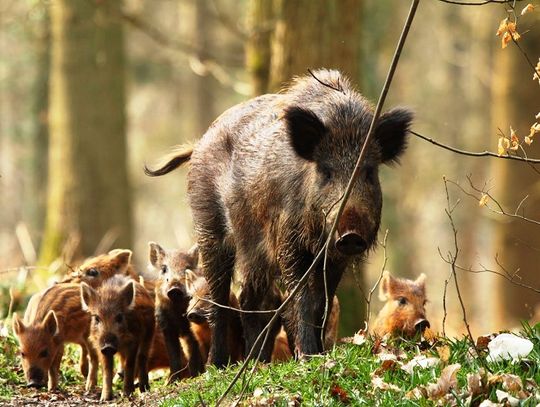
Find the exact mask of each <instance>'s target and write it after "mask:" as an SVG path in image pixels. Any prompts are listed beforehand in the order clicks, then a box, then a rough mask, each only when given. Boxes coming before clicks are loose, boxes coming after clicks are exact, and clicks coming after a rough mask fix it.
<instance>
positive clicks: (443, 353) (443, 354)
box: [437, 345, 450, 363]
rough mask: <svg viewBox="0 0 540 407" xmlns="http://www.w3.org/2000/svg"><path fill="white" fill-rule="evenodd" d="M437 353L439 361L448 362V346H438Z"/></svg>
mask: <svg viewBox="0 0 540 407" xmlns="http://www.w3.org/2000/svg"><path fill="white" fill-rule="evenodd" d="M437 353H438V355H439V358H440V359H441V362H443V363H448V361H449V360H450V346H448V345H444V346H438V347H437Z"/></svg>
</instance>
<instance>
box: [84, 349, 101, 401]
mask: <svg viewBox="0 0 540 407" xmlns="http://www.w3.org/2000/svg"><path fill="white" fill-rule="evenodd" d="M81 346H82V348H83V349H84V350H85V351H86V352H87V354H88V359H89V366H88V374H87V376H86V386H85V390H86V391H87V392H89V391H91V390H92V389H93V388H94V387H95V386H96V384H97V375H98V368H99V356H98V353H97V351H96V350H95V349H94V345H93V344H92V343H91V342H90V341H88V340H87V341H86V342H85V343H83V344H82V345H81Z"/></svg>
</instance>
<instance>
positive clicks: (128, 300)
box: [120, 281, 136, 309]
mask: <svg viewBox="0 0 540 407" xmlns="http://www.w3.org/2000/svg"><path fill="white" fill-rule="evenodd" d="M135 296H136V289H135V282H134V281H130V282H129V283H127V284H126V285H125V286H124V288H122V291H120V298H122V300H123V302H124V304H125V305H126V307H127V308H128V309H131V308H133V307H134V306H135Z"/></svg>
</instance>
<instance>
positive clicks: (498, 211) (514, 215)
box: [446, 175, 540, 225]
mask: <svg viewBox="0 0 540 407" xmlns="http://www.w3.org/2000/svg"><path fill="white" fill-rule="evenodd" d="M467 180H468V181H469V185H470V187H471V189H473V190H474V191H476V192H478V193H480V194H483V195H486V196H487V197H489V199H490V200H491V201H492V202H493V203H494V204H495V205H496V207H497V208H498V209H494V208H492V207H491V206H489V203H485V204H484V206H485V207H486V208H487V209H488V210H489V211H490V212H492V213H495V214H497V215H501V216H507V217H509V218H515V219H519V220H522V221H524V222H528V223H532V224H533V225H540V221H539V220H536V219H531V218H528V217H526V216H524V215H520V214H519V213H518V211H519V210H520V209H522V205H523V202H525V200H526V199H527V198H528V197H529V196H528V195H526V196H525V197H524V198H523V199H522V200H521V201H520V203H519V205H518V206H517V207H516V209H515V211H514V212H513V213H512V212H507V211H506V210H505V209H504V208H503V206H502V205H501V204H500V203H499V201H498V200H497V199H496V198H495V197H494V196H493V195H492V194H491V193H490V192H489V190H487V189H486V187H485V185H484V187H483V188H478V187H476V186H475V185H474V184H473V182H472V179H471V176H470V175H468V176H467ZM446 181H447V182H448V183H450V184H452V185H454V186H456V187H457V188H458V189H459V190H461V192H463V193H464V194H465V195H467V196H469V197H471V198H473V199H475V200H476V201H477V202H480V200H481V199H482V197H478V196H476V195H475V194H473V193H471V192H469V191H467V190H465V188H463V187H462V186H461V185H460V184H459V183H457V182H456V181H452V180H448V179H447V180H446ZM522 213H523V211H522Z"/></svg>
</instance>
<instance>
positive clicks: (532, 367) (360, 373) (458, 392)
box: [0, 324, 540, 407]
mask: <svg viewBox="0 0 540 407" xmlns="http://www.w3.org/2000/svg"><path fill="white" fill-rule="evenodd" d="M522 335H523V336H525V337H527V338H528V339H530V340H531V341H532V342H533V343H534V349H533V351H532V352H531V354H530V355H529V356H528V357H527V359H526V360H522V361H519V362H516V363H512V362H509V361H504V362H497V363H487V362H486V361H485V357H486V355H487V352H486V351H482V352H481V354H480V356H479V357H471V347H470V345H469V343H468V341H467V340H466V339H465V338H462V339H447V338H438V339H436V340H433V341H431V343H429V344H426V343H423V344H421V346H419V344H417V343H411V342H409V343H406V342H395V343H390V344H385V345H386V346H387V348H388V349H387V350H390V351H394V352H396V353H398V352H401V351H404V354H403V357H402V360H401V362H402V363H405V362H407V361H408V360H410V359H412V358H413V357H414V356H416V355H419V354H424V355H425V356H428V357H437V358H438V357H439V351H438V348H440V347H443V348H444V347H448V348H449V349H450V357H449V359H448V361H446V362H443V361H440V362H439V364H438V365H436V366H434V367H432V368H427V369H420V368H415V370H414V372H413V374H412V375H411V374H409V373H407V372H405V371H404V370H402V369H401V368H400V367H399V365H395V366H393V367H392V368H390V369H387V370H383V369H379V368H380V367H381V364H382V362H381V360H380V359H379V357H378V356H377V355H376V354H374V352H373V349H374V348H377V347H378V346H377V345H376V344H374V342H373V341H372V340H370V339H368V340H367V341H366V342H365V343H364V344H362V345H354V344H341V345H339V346H337V347H336V348H335V349H333V350H332V351H331V352H329V353H328V354H325V355H321V356H315V357H312V358H311V359H310V360H308V361H302V362H296V361H289V362H285V363H279V364H278V363H276V364H272V365H258V366H257V369H256V371H255V374H254V375H253V377H251V379H250V380H248V381H247V385H246V387H245V389H244V392H242V380H240V381H239V382H238V383H237V384H236V385H235V386H234V387H233V389H232V391H231V393H230V395H229V396H227V399H226V403H225V404H226V405H230V404H231V403H232V402H234V401H236V400H240V403H239V405H244V406H248V405H249V406H251V405H275V406H295V405H302V406H343V405H358V406H360V405H368V406H375V405H377V406H434V405H437V401H436V400H430V399H428V398H426V397H421V398H419V399H417V398H414V397H413V396H411V395H409V394H408V393H409V392H411V391H412V390H413V389H416V388H418V387H422V386H427V385H428V384H430V383H435V382H436V381H437V380H438V378H439V377H440V376H441V371H442V370H443V369H444V367H445V366H446V365H449V364H454V363H459V364H460V365H461V368H460V369H459V371H458V373H457V381H458V384H457V386H456V388H455V389H452V390H451V391H450V392H451V393H452V394H453V395H451V396H449V397H450V399H449V400H446V401H440V400H439V403H440V404H439V405H447V404H448V403H452V404H454V405H457V406H461V405H463V406H466V405H471V404H470V400H468V397H469V394H468V391H467V375H468V374H470V373H475V372H478V371H479V370H480V369H481V368H485V369H487V371H489V372H490V373H491V374H492V375H497V374H503V373H504V374H513V375H517V376H519V377H521V380H522V382H523V383H524V384H525V389H524V393H523V394H521V397H522V400H521V402H520V403H521V404H520V405H521V406H536V405H537V404H538V403H539V402H540V390H539V389H538V383H539V381H540V367H539V363H540V324H538V325H536V326H535V327H530V326H528V325H525V326H524V328H523V331H522ZM420 348H422V349H420ZM379 349H380V347H379ZM78 360H79V349H78V347H74V346H69V347H68V349H67V352H66V357H65V358H64V362H63V367H62V378H61V389H62V390H63V391H64V392H67V393H69V394H77V393H78V392H82V391H83V390H84V381H83V379H82V377H81V375H80V373H79V367H78ZM19 366H20V361H19V360H18V356H17V344H16V341H15V339H14V338H13V337H12V336H11V335H8V336H0V403H1V402H2V400H4V401H7V400H9V399H11V398H12V397H14V396H16V397H21V394H22V395H24V394H25V391H26V389H25V388H24V377H23V373H22V369H21V368H20V367H19ZM238 369H239V366H238V365H236V366H232V367H230V368H228V369H225V370H217V369H215V368H213V367H209V369H208V371H207V372H206V373H204V374H203V375H201V376H199V377H197V378H194V379H190V380H185V381H182V382H180V383H177V384H173V385H169V386H167V385H166V383H165V380H164V379H159V380H154V381H152V383H151V386H152V390H151V392H150V393H147V394H145V395H144V396H140V395H139V393H136V395H135V396H134V397H133V398H132V400H128V399H125V398H119V400H118V401H119V402H120V403H119V404H120V405H124V404H126V405H129V404H130V403H132V402H135V403H136V404H139V403H140V404H141V405H161V406H165V407H172V406H197V405H202V403H204V404H205V405H208V406H211V405H215V403H216V401H217V399H218V398H219V397H220V396H221V394H222V393H223V392H224V391H225V389H226V388H227V386H228V385H229V383H230V382H231V380H232V378H233V377H234V375H235V374H236V372H237V371H238ZM377 369H379V370H380V371H379V373H378V375H379V377H381V378H382V379H383V380H384V382H385V383H387V384H390V385H395V386H397V387H398V388H399V389H398V390H379V389H375V388H374V386H373V384H372V376H373V374H374V372H375V371H377ZM248 372H249V370H248ZM246 378H247V376H246ZM244 383H245V382H244ZM498 389H499V390H502V389H503V384H502V383H500V382H496V383H493V384H492V385H490V386H487V388H486V391H485V393H483V394H480V395H479V396H478V397H477V398H476V399H475V401H474V403H473V405H478V404H479V403H480V401H482V400H484V399H486V398H489V399H490V400H491V401H494V402H496V401H497V397H496V390H498ZM115 391H116V394H117V395H119V394H120V384H119V383H117V384H116V386H115ZM97 394H98V392H96V395H95V396H94V398H97V397H98V396H97ZM514 395H515V396H517V394H514ZM240 396H241V397H240Z"/></svg>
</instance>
